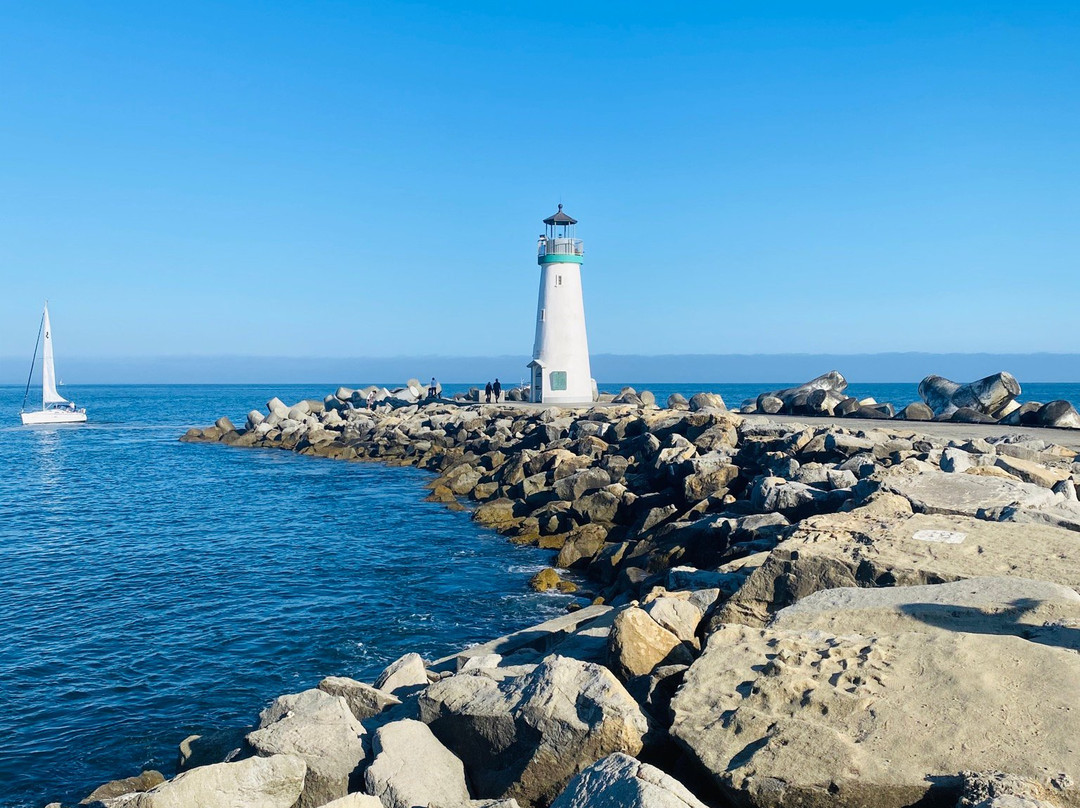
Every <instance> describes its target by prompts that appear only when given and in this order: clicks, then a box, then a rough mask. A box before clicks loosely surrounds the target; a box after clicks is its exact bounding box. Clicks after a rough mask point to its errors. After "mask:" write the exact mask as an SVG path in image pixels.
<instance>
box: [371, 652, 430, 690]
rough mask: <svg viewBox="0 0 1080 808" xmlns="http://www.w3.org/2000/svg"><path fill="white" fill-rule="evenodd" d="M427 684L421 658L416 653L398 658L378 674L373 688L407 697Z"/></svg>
mask: <svg viewBox="0 0 1080 808" xmlns="http://www.w3.org/2000/svg"><path fill="white" fill-rule="evenodd" d="M427 683H428V676H427V669H426V668H424V660H423V658H422V657H421V656H420V655H419V654H416V653H409V654H405V655H404V656H401V657H398V658H397V659H395V660H394V661H393V662H391V663H390V664H389V665H387V666H386V668H385V669H384V670H383V672H382V673H380V674H379V678H378V679H376V680H375V687H376V688H377V689H378V690H381V691H383V692H384V693H390V694H392V695H394V696H401V695H407V694H409V693H413V692H415V691H416V690H417V689H418V688H421V687H424V686H426V685H427Z"/></svg>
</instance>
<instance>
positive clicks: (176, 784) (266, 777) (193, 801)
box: [123, 755, 325, 808]
mask: <svg viewBox="0 0 1080 808" xmlns="http://www.w3.org/2000/svg"><path fill="white" fill-rule="evenodd" d="M306 771H307V767H306V766H305V764H304V761H303V760H301V759H300V758H299V757H295V756H293V755H273V756H271V757H252V758H248V759H246V760H241V761H238V762H236V763H216V764H214V765H213V766H200V767H199V768H197V769H192V770H191V771H187V772H184V773H183V774H180V775H177V776H176V778H175V779H173V780H170V781H169V782H167V783H162V784H161V785H159V786H157V787H156V788H154V789H152V790H150V791H145V792H142V793H139V794H136V795H135V796H134V797H129V798H127V799H126V800H125V801H124V803H123V804H124V806H125V808H202V806H225V805H227V806H229V808H292V806H294V805H295V804H296V803H297V800H298V799H300V793H301V791H302V790H303V789H304V779H305V773H306ZM324 802H325V800H324ZM321 804H323V803H319V805H321Z"/></svg>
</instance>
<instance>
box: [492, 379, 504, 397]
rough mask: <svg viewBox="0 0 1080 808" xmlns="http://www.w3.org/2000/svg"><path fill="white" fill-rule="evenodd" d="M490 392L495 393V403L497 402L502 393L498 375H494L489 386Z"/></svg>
mask: <svg viewBox="0 0 1080 808" xmlns="http://www.w3.org/2000/svg"><path fill="white" fill-rule="evenodd" d="M491 392H493V393H494V394H495V403H496V404H498V403H499V396H501V395H502V385H501V384H499V377H498V376H496V377H495V384H493V385H492V386H491Z"/></svg>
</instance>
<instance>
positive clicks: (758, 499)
mask: <svg viewBox="0 0 1080 808" xmlns="http://www.w3.org/2000/svg"><path fill="white" fill-rule="evenodd" d="M750 502H751V504H752V505H753V507H754V508H755V509H756V510H758V511H760V512H762V513H780V514H783V515H784V516H785V517H787V518H789V519H802V518H804V517H806V516H809V515H811V514H815V513H822V512H824V511H826V510H830V509H832V508H833V506H834V505H838V504H839V502H838V501H837V499H836V497H835V496H834V495H833V494H832V492H828V491H822V490H821V489H819V488H813V487H811V486H809V485H804V484H803V483H794V482H788V481H787V480H785V479H784V478H783V477H761V478H759V479H758V480H757V481H756V482H755V484H754V487H753V489H752V490H751V492H750Z"/></svg>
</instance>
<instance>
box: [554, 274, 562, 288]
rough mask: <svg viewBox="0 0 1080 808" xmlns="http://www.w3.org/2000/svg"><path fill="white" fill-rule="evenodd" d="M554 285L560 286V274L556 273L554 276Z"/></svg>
mask: <svg viewBox="0 0 1080 808" xmlns="http://www.w3.org/2000/svg"><path fill="white" fill-rule="evenodd" d="M555 285H556V286H562V275H556V276H555Z"/></svg>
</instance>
